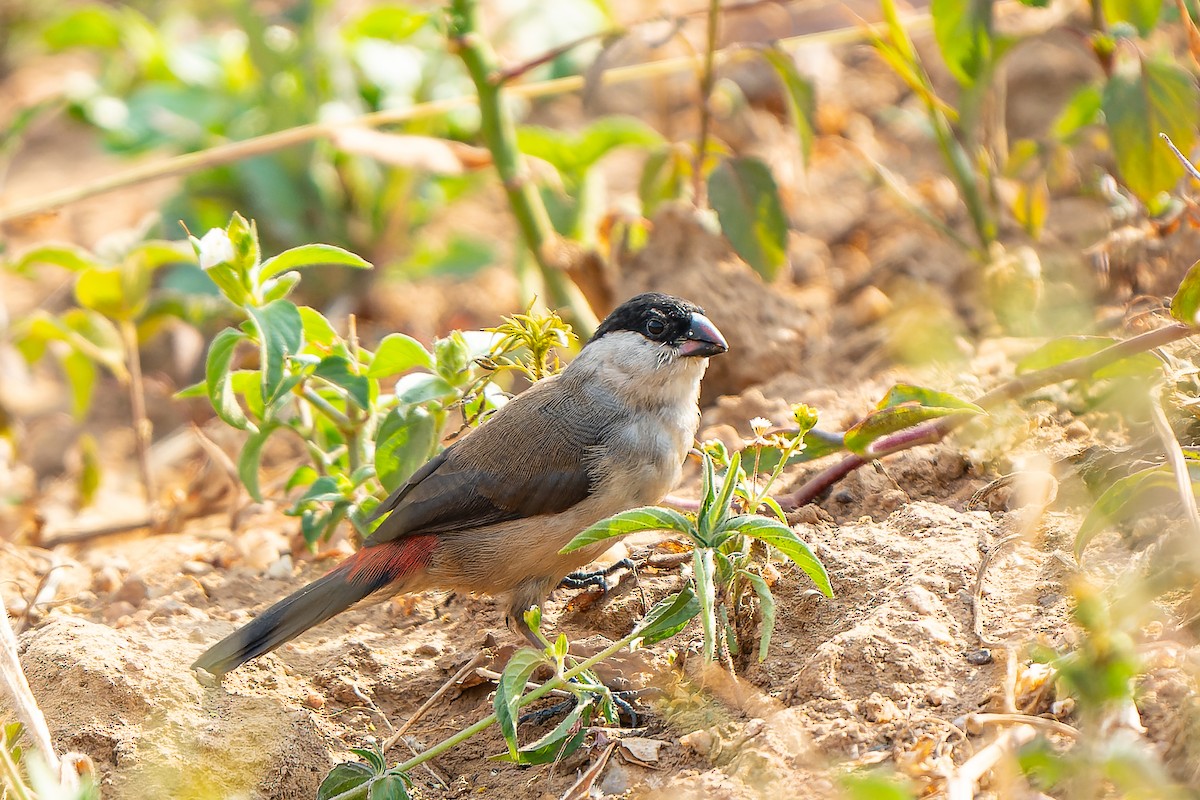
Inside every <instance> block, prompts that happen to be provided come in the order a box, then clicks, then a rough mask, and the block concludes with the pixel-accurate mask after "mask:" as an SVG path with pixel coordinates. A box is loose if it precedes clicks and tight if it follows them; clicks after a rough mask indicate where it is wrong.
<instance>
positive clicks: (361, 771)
mask: <svg viewBox="0 0 1200 800" xmlns="http://www.w3.org/2000/svg"><path fill="white" fill-rule="evenodd" d="M374 777H375V770H373V769H371V768H370V767H369V766H367V765H366V764H363V763H361V762H358V761H347V762H344V763H341V764H338V765H337V766H336V767H334V768H333V769H332V770H330V772H329V774H328V775H326V776H325V780H323V781H321V785H320V787H318V788H317V800H331V798H334V797H337V796H338V795H339V794H345V793H346V792H348V791H350V790H351V789H355V788H357V787H359V786H362V785H363V784H364V783H366V782H367V781H369V780H371V779H372V778H374Z"/></svg>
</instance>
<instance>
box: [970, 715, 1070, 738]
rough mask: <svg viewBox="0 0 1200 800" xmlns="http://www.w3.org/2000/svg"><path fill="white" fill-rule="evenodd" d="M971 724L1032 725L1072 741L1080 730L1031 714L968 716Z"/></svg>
mask: <svg viewBox="0 0 1200 800" xmlns="http://www.w3.org/2000/svg"><path fill="white" fill-rule="evenodd" d="M971 723H975V724H977V725H1032V726H1033V727H1035V728H1041V729H1042V730H1044V731H1046V732H1047V733H1057V734H1059V735H1061V736H1069V737H1070V738H1072V739H1078V738H1079V729H1078V728H1074V727H1072V726H1070V725H1068V724H1066V723H1065V722H1059V721H1058V720H1056V719H1047V718H1046V717H1035V716H1032V715H1030V714H994V713H979V714H968V715H967V721H966V724H967V725H968V726H969V725H971Z"/></svg>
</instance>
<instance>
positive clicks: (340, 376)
mask: <svg viewBox="0 0 1200 800" xmlns="http://www.w3.org/2000/svg"><path fill="white" fill-rule="evenodd" d="M312 374H313V376H314V377H317V378H321V379H322V380H325V381H328V382H329V383H332V384H333V385H334V386H336V387H338V388H339V389H342V390H344V391H345V392H346V395H347V396H348V397H349V398H350V399H351V400H352V401H354V404H355V405H356V406H358V407H359V408H361V409H362V410H364V411H366V410H367V409H369V408H370V407H371V381H370V380H368V379H367V378H366V377H365V376H363V375H356V374H354V370H353V369H351V365H350V359H348V358H346V357H344V356H326V357H325V358H323V359H321V361H320V363H318V364H317V368H316V369H314V370H313V373H312Z"/></svg>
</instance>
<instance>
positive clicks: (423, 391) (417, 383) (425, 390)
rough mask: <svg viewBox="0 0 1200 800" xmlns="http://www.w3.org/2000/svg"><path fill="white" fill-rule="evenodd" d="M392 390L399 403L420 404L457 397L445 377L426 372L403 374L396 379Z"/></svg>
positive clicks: (456, 393)
mask: <svg viewBox="0 0 1200 800" xmlns="http://www.w3.org/2000/svg"><path fill="white" fill-rule="evenodd" d="M393 391H394V392H395V393H396V401H397V402H398V403H400V405H421V404H424V403H428V402H430V401H432V400H442V401H449V400H453V399H455V398H457V397H458V392H456V391H455V390H454V387H453V386H451V385H450V384H449V383H448V382H447V381H446V379H445V378H441V377H439V376H437V375H431V374H429V373H428V372H417V373H413V374H411V375H405V376H404V377H402V378H401V379H400V380H398V381H396V386H395V388H394V389H393Z"/></svg>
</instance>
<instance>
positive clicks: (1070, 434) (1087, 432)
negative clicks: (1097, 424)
mask: <svg viewBox="0 0 1200 800" xmlns="http://www.w3.org/2000/svg"><path fill="white" fill-rule="evenodd" d="M1091 435H1092V431H1091V429H1090V428H1088V426H1087V423H1085V422H1084V421H1083V420H1079V419H1077V420H1075V421H1074V422H1072V423H1071V424H1070V425H1068V426H1067V427H1065V428H1063V436H1065V437H1067V438H1068V439H1086V438H1087V437H1088V436H1091Z"/></svg>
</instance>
